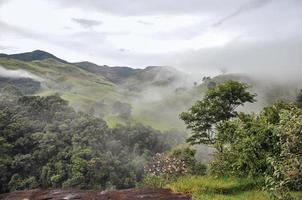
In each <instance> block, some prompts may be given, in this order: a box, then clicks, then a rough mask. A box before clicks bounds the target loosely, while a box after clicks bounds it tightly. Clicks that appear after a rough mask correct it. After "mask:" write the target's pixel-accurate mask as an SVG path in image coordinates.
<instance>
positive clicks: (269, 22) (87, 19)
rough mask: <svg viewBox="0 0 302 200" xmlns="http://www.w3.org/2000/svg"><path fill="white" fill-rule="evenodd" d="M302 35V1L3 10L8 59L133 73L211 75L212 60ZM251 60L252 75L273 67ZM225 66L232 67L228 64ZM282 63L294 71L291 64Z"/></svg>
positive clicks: (56, 2)
mask: <svg viewBox="0 0 302 200" xmlns="http://www.w3.org/2000/svg"><path fill="white" fill-rule="evenodd" d="M281 11H282V12H281ZM215 25H216V26H215ZM301 27H302V4H301V2H300V1H299V0H286V1H284V0H265V1H262V0H229V1H228V3H227V4H226V3H222V1H221V0H188V1H181V0H164V1H163V0H152V1H149V0H131V1H130V0H102V1H99V0H90V1H84V0H77V1H74V0H72V1H71V0H26V1H24V0H10V1H6V2H5V3H4V4H0V28H1V32H0V44H1V46H8V47H10V48H9V49H7V51H8V52H6V53H16V52H22V51H31V50H34V49H42V50H46V51H50V52H51V53H52V54H55V55H57V56H58V57H61V58H63V59H65V60H68V61H79V60H90V61H92V62H96V63H98V64H108V65H123V66H125V65H128V66H132V67H143V66H146V65H151V64H152V65H166V64H169V65H176V66H177V67H179V68H182V69H183V70H187V69H188V66H187V65H190V62H188V61H190V59H193V58H192V56H194V62H196V63H200V64H198V66H199V68H200V70H207V71H208V70H209V69H211V68H212V67H213V66H212V64H210V63H211V62H210V60H211V59H212V58H213V57H215V56H216V55H217V58H220V56H221V55H220V54H223V55H228V53H229V52H228V50H230V49H233V48H230V44H234V43H236V42H237V43H238V44H251V45H244V46H245V48H244V50H243V52H246V51H247V49H248V48H250V49H253V46H257V47H258V49H257V51H258V50H259V49H260V50H261V49H262V47H263V48H266V47H267V44H268V43H271V44H279V43H282V44H284V41H286V42H289V43H291V44H292V42H293V40H296V39H293V38H301V37H302V28H301ZM286 42H285V43H286ZM292 48H294V47H292V46H290V45H289V46H288V47H287V48H286V50H284V51H286V54H290V53H291V52H292ZM221 49H224V50H225V51H224V50H223V51H222V50H221ZM199 52H202V55H199ZM248 53H249V54H250V55H249V57H252V58H253V59H255V60H257V62H253V60H250V59H248V58H247V59H246V60H245V61H244V60H242V59H241V61H240V64H244V62H246V63H245V65H244V66H246V67H247V68H251V67H253V65H259V66H265V64H268V63H273V60H272V61H270V62H269V61H268V60H267V59H264V58H263V57H262V56H261V55H259V53H258V52H253V51H252V50H250V51H248ZM218 55H219V56H218ZM244 56H245V55H243V53H242V52H240V51H235V52H233V53H232V57H233V58H232V59H236V57H244ZM199 59H200V61H198V60H199ZM271 59H274V58H271ZM175 61H177V62H175ZM197 61H198V62H197ZM222 61H223V62H224V64H225V65H227V66H229V65H232V64H234V62H233V61H232V60H229V59H226V58H224V59H222ZM222 61H221V63H222ZM192 62H193V61H192ZM251 63H253V65H252V64H251ZM282 63H283V64H284V65H286V63H288V65H290V64H291V60H290V57H288V58H287V59H284V60H283V61H282ZM201 65H206V66H201ZM207 65H210V66H211V67H207ZM193 69H194V70H196V69H198V67H196V65H195V66H194V67H192V68H190V70H193Z"/></svg>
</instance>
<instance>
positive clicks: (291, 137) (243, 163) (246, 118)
mask: <svg viewBox="0 0 302 200" xmlns="http://www.w3.org/2000/svg"><path fill="white" fill-rule="evenodd" d="M230 88H233V89H230ZM238 88H239V89H238ZM246 88H247V87H246V86H245V85H244V84H240V83H237V82H228V83H225V84H222V85H220V86H218V87H216V88H214V89H210V90H209V92H208V94H207V95H206V96H205V98H204V99H203V100H202V101H198V102H197V103H196V104H195V105H194V106H193V107H192V108H191V109H190V110H189V112H187V113H182V115H181V117H182V119H183V120H184V121H185V122H186V124H187V126H188V128H190V129H192V130H193V133H194V135H193V136H192V137H191V138H189V140H188V141H189V142H190V143H211V144H212V145H213V146H214V147H215V149H216V151H215V155H214V156H215V160H214V161H213V162H212V163H211V172H212V173H214V174H218V175H220V176H225V175H229V176H237V177H254V178H256V177H264V176H265V177H266V181H265V183H266V185H265V188H266V189H267V190H268V191H270V194H271V196H272V197H273V198H274V199H294V197H293V196H292V195H291V191H293V190H294V191H301V190H302V187H301V185H302V152H301V149H302V135H301V130H302V110H301V109H299V108H298V107H297V106H295V105H294V104H290V103H285V102H277V103H275V104H273V105H272V106H269V107H266V108H264V109H263V111H262V112H260V113H259V114H244V113H238V112H237V111H236V110H235V109H236V107H237V106H238V105H242V104H243V103H244V102H253V101H254V99H253V98H254V95H250V94H249V93H248V92H245V89H246ZM239 91H240V92H239Z"/></svg>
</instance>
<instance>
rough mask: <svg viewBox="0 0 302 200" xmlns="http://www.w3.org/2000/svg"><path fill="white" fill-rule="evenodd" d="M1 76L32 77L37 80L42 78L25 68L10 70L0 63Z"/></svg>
mask: <svg viewBox="0 0 302 200" xmlns="http://www.w3.org/2000/svg"><path fill="white" fill-rule="evenodd" d="M0 76H2V77H9V78H30V79H34V80H37V81H41V80H42V79H41V78H40V77H38V76H36V75H33V74H31V73H29V72H27V71H25V70H8V69H5V68H4V67H2V66H1V65H0Z"/></svg>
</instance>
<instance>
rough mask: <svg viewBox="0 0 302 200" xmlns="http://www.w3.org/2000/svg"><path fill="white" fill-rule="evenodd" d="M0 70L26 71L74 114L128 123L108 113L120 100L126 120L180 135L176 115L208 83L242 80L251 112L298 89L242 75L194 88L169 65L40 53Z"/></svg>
mask: <svg viewBox="0 0 302 200" xmlns="http://www.w3.org/2000/svg"><path fill="white" fill-rule="evenodd" d="M0 66H3V67H4V68H6V69H9V70H25V71H27V72H30V73H31V74H33V75H35V76H37V77H38V78H39V81H40V82H41V88H40V89H39V90H38V91H35V94H36V95H42V96H47V95H50V94H54V93H58V94H60V95H61V97H62V98H63V99H65V100H68V101H69V103H70V105H72V106H73V107H74V108H75V109H76V110H81V111H84V112H89V113H91V114H94V115H97V116H98V115H100V116H102V117H105V119H106V120H107V122H109V123H110V125H111V126H114V125H115V124H117V123H128V122H129V119H127V120H125V119H123V118H120V117H118V116H117V115H116V114H112V112H111V109H112V105H113V104H114V103H115V102H116V101H120V102H124V103H128V104H131V106H132V114H131V117H130V120H132V121H134V122H140V123H143V124H145V125H149V126H152V127H154V128H156V129H159V130H169V129H172V128H174V129H175V128H176V129H179V130H182V131H185V127H184V124H183V122H182V121H181V120H180V119H179V117H178V116H179V114H180V113H181V112H183V111H185V110H187V109H188V108H189V107H190V106H191V105H192V104H193V103H194V102H195V101H196V100H198V99H200V98H201V97H202V95H203V94H204V93H205V91H206V90H207V88H208V86H209V85H211V83H216V84H219V83H222V82H224V81H227V80H231V79H232V80H240V81H243V82H247V83H248V84H249V85H251V86H252V87H251V90H252V91H253V92H256V93H257V94H258V96H257V100H258V102H257V103H256V104H251V105H247V106H246V107H245V109H247V110H253V111H257V110H259V109H260V108H262V107H263V106H265V105H267V104H269V103H272V102H273V101H275V100H277V99H284V100H293V99H294V97H295V95H296V94H297V92H298V91H299V87H300V85H299V84H296V83H292V84H289V83H288V84H284V85H281V84H277V83H274V82H268V81H267V82H265V81H263V80H262V81H259V80H258V79H257V77H250V76H247V75H243V74H224V75H220V76H217V77H214V78H212V79H208V80H205V81H203V82H202V84H200V85H196V86H194V85H193V82H194V80H190V77H188V76H186V75H184V74H182V73H180V72H178V71H176V70H174V69H172V68H168V67H156V66H155V67H147V68H145V69H132V68H129V67H108V66H99V65H96V64H94V63H90V62H79V63H68V62H67V61H64V60H62V59H60V58H57V57H55V56H54V55H51V54H49V53H47V52H43V51H34V52H29V53H24V54H16V55H6V54H1V56H0ZM35 81H36V80H35ZM190 81H191V82H192V83H190Z"/></svg>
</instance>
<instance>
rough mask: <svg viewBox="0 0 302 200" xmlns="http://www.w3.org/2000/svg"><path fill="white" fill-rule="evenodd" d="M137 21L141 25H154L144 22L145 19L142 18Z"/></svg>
mask: <svg viewBox="0 0 302 200" xmlns="http://www.w3.org/2000/svg"><path fill="white" fill-rule="evenodd" d="M137 23H139V24H142V25H146V26H152V25H154V23H151V22H146V21H142V20H138V21H137Z"/></svg>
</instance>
